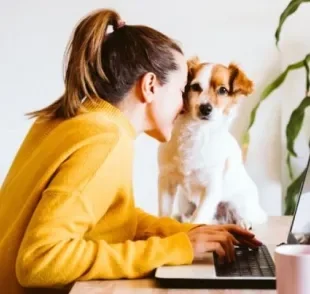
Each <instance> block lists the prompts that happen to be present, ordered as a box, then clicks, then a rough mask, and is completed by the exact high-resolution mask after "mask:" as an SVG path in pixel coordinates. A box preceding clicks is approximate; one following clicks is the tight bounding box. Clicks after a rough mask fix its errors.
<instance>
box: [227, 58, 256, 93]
mask: <svg viewBox="0 0 310 294" xmlns="http://www.w3.org/2000/svg"><path fill="white" fill-rule="evenodd" d="M228 69H229V71H230V79H229V91H230V92H231V93H232V94H233V95H243V96H248V95H250V94H252V93H253V91H254V83H253V81H251V80H250V79H249V78H248V77H247V76H246V74H245V73H244V72H243V71H242V70H241V69H240V67H239V66H238V65H236V64H235V63H230V64H229V66H228Z"/></svg>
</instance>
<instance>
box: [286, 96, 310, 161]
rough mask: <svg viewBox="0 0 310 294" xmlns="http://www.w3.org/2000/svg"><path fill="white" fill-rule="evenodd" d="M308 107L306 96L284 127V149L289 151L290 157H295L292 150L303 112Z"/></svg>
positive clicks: (309, 103) (302, 118) (303, 115)
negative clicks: (285, 141)
mask: <svg viewBox="0 0 310 294" xmlns="http://www.w3.org/2000/svg"><path fill="white" fill-rule="evenodd" d="M309 106H310V97H308V96H306V97H305V98H304V99H303V100H302V101H301V103H300V104H299V106H298V107H297V108H296V109H295V110H294V111H293V112H292V114H291V117H290V120H289V122H288V124H287V126H286V139H287V143H286V148H287V150H288V151H289V153H290V155H292V156H294V157H296V156H297V154H296V152H295V150H294V143H295V140H296V138H297V136H298V134H299V132H300V130H301V127H302V124H303V121H304V117H305V110H306V108H307V107H309Z"/></svg>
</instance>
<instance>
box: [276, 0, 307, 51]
mask: <svg viewBox="0 0 310 294" xmlns="http://www.w3.org/2000/svg"><path fill="white" fill-rule="evenodd" d="M305 2H310V0H292V1H291V2H290V3H289V4H288V5H287V7H286V8H285V9H284V11H283V12H282V13H281V15H280V19H279V24H278V27H277V30H276V33H275V38H276V45H277V46H278V43H279V40H280V34H281V30H282V27H283V24H284V22H285V21H286V19H287V18H288V17H289V16H290V15H292V14H293V13H294V12H296V10H297V9H298V7H299V6H300V5H301V4H302V3H305Z"/></svg>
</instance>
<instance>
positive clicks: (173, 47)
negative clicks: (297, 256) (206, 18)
mask: <svg viewBox="0 0 310 294" xmlns="http://www.w3.org/2000/svg"><path fill="white" fill-rule="evenodd" d="M109 25H111V26H112V27H113V28H114V31H113V32H111V33H109V34H108V33H107V28H108V27H109ZM69 49H70V50H69V54H68V65H67V70H66V76H65V92H64V94H63V95H62V96H61V98H60V99H59V100H57V101H56V102H55V103H53V104H52V105H50V106H48V107H46V108H44V109H42V110H39V111H35V112H33V113H31V116H32V117H35V118H36V120H35V123H34V124H33V126H32V128H31V129H30V131H29V133H28V135H27V137H26V138H25V140H24V142H23V144H22V146H21V148H20V150H19V152H18V154H17V156H16V158H15V160H14V162H13V164H12V166H11V169H10V171H9V173H8V175H7V177H6V179H5V181H4V184H3V186H2V189H1V195H0V197H1V198H0V201H1V205H0V260H1V268H2V269H1V271H0V287H4V288H6V289H8V291H7V293H14V294H15V293H23V291H24V289H25V288H29V289H30V288H59V287H60V288H61V287H64V286H66V285H69V284H71V283H73V282H74V281H76V280H91V279H118V278H137V277H143V276H145V275H147V274H149V273H150V272H152V270H154V269H155V268H156V267H158V266H161V265H164V264H170V265H176V264H189V263H191V262H192V261H193V259H194V258H195V257H198V256H199V255H200V254H203V253H204V252H207V251H216V252H217V253H218V254H219V255H221V256H226V257H227V258H228V259H229V260H231V259H233V245H234V244H238V243H240V242H241V243H244V244H247V245H251V246H257V245H259V241H257V240H256V239H255V238H254V235H253V234H251V233H249V232H247V231H245V230H242V229H240V228H239V227H237V226H226V227H225V226H194V225H191V224H180V223H178V222H177V221H174V220H172V219H169V218H157V217H154V216H151V215H148V214H147V213H145V212H143V211H142V210H140V209H138V208H136V207H135V204H134V198H133V194H132V164H133V152H134V150H133V146H134V140H135V138H136V137H137V136H138V135H139V134H140V133H142V132H146V133H148V134H150V135H151V136H152V137H153V138H155V139H157V140H159V141H167V140H169V138H170V135H171V130H172V125H173V121H174V119H175V118H176V116H177V115H178V113H179V112H180V110H181V109H182V105H183V103H182V91H183V89H184V86H185V84H186V78H187V66H186V60H185V58H184V56H183V54H182V50H181V49H180V48H179V46H178V45H177V44H176V43H175V42H173V41H172V40H171V39H169V38H168V37H167V36H165V35H163V34H161V33H160V32H158V31H155V30H154V29H151V28H149V27H145V26H128V25H125V24H124V23H123V22H122V21H121V19H120V16H119V15H118V14H117V13H116V12H114V11H110V10H99V11H96V12H94V13H92V14H90V15H89V16H87V17H85V18H84V19H83V20H82V21H81V22H80V23H79V25H78V26H77V28H76V29H75V31H74V35H73V38H72V41H71V44H70V47H69ZM146 197H147V196H146ZM23 287H24V288H23ZM43 292H44V293H47V292H46V291H43ZM31 293H34V292H31Z"/></svg>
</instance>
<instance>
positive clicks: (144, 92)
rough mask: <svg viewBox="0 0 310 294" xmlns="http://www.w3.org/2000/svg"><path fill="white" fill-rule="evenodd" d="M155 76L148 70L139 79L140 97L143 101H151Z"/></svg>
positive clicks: (155, 80) (155, 84) (155, 81)
mask: <svg viewBox="0 0 310 294" xmlns="http://www.w3.org/2000/svg"><path fill="white" fill-rule="evenodd" d="M156 86H157V77H156V75H155V74H154V73H152V72H148V73H146V74H145V75H143V76H142V78H141V80H140V90H141V99H142V102H143V103H151V102H152V101H153V100H154V95H155V92H156Z"/></svg>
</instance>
